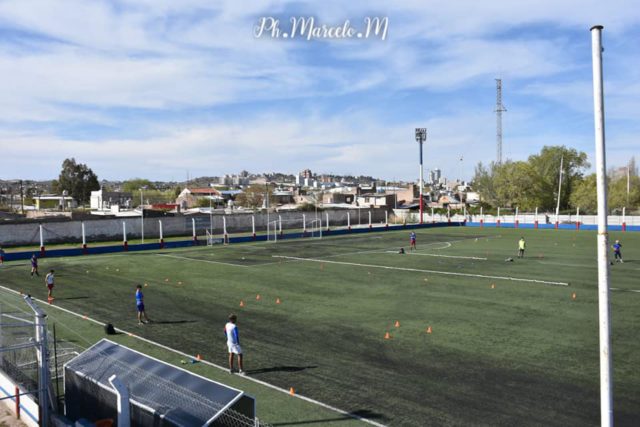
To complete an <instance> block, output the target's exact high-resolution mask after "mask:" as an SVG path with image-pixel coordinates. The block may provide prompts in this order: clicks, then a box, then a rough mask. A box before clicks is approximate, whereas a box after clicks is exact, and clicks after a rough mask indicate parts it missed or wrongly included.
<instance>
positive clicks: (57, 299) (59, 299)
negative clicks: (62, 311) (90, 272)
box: [55, 296, 89, 301]
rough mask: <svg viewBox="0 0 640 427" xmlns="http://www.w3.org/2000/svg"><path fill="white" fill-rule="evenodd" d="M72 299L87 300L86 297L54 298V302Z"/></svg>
mask: <svg viewBox="0 0 640 427" xmlns="http://www.w3.org/2000/svg"><path fill="white" fill-rule="evenodd" d="M73 299H89V297H88V296H81V297H66V298H56V299H55V301H63V300H64V301H70V300H73Z"/></svg>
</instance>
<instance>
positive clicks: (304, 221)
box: [302, 214, 307, 236]
mask: <svg viewBox="0 0 640 427" xmlns="http://www.w3.org/2000/svg"><path fill="white" fill-rule="evenodd" d="M305 234H307V216H306V215H305V214H302V235H303V236H304V235H305Z"/></svg>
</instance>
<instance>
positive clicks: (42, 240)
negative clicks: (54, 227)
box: [39, 224, 44, 251]
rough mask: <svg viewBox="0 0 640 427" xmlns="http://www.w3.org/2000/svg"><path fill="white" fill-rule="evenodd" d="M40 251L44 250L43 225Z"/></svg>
mask: <svg viewBox="0 0 640 427" xmlns="http://www.w3.org/2000/svg"><path fill="white" fill-rule="evenodd" d="M39 228H40V251H43V250H44V231H43V230H42V224H40V227H39Z"/></svg>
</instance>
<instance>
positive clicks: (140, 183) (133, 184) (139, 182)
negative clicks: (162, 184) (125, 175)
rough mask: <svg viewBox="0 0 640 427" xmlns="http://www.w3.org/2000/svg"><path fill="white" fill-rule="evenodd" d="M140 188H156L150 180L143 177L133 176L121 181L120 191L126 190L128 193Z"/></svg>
mask: <svg viewBox="0 0 640 427" xmlns="http://www.w3.org/2000/svg"><path fill="white" fill-rule="evenodd" d="M141 188H144V189H145V190H155V189H156V187H155V185H153V183H152V182H151V181H149V180H148V179H143V178H133V179H129V180H126V181H124V182H123V183H122V191H126V192H129V193H133V192H135V191H140V189H141Z"/></svg>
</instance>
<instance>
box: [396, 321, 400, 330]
mask: <svg viewBox="0 0 640 427" xmlns="http://www.w3.org/2000/svg"><path fill="white" fill-rule="evenodd" d="M395 327H396V328H399V327H400V321H398V320H396V324H395Z"/></svg>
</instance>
